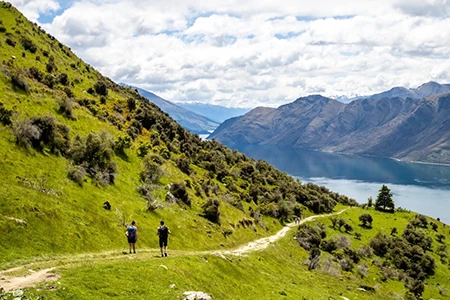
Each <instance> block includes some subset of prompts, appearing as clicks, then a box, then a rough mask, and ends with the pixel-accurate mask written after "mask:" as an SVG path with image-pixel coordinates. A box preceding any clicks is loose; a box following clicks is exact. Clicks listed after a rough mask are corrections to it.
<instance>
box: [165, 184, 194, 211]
mask: <svg viewBox="0 0 450 300" xmlns="http://www.w3.org/2000/svg"><path fill="white" fill-rule="evenodd" d="M170 192H171V193H172V195H174V196H175V198H177V199H179V200H181V202H183V203H184V204H186V205H188V206H191V199H189V195H188V193H187V191H186V185H185V184H184V183H173V184H172V185H171V187H170Z"/></svg>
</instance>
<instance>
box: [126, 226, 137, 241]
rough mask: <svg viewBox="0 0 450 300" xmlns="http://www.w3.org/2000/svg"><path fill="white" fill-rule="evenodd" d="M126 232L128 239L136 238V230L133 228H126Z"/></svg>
mask: <svg viewBox="0 0 450 300" xmlns="http://www.w3.org/2000/svg"><path fill="white" fill-rule="evenodd" d="M127 231H128V237H129V238H134V237H136V228H135V227H134V226H128V228H127Z"/></svg>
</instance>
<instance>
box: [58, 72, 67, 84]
mask: <svg viewBox="0 0 450 300" xmlns="http://www.w3.org/2000/svg"><path fill="white" fill-rule="evenodd" d="M58 82H59V83H61V84H62V85H68V84H69V76H67V74H66V73H61V74H59V76H58Z"/></svg>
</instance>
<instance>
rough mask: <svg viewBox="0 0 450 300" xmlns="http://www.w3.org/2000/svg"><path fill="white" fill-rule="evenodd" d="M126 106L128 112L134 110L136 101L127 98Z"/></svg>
mask: <svg viewBox="0 0 450 300" xmlns="http://www.w3.org/2000/svg"><path fill="white" fill-rule="evenodd" d="M127 106H128V109H129V110H130V111H133V110H135V109H136V100H134V99H133V98H128V100H127Z"/></svg>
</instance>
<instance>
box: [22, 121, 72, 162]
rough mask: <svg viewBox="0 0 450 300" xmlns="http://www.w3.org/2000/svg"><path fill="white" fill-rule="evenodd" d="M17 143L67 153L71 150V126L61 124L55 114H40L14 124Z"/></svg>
mask: <svg viewBox="0 0 450 300" xmlns="http://www.w3.org/2000/svg"><path fill="white" fill-rule="evenodd" d="M13 132H14V135H15V137H16V143H17V144H19V145H23V146H31V147H33V148H34V149H37V150H39V151H43V150H44V148H48V149H49V150H50V152H51V153H53V154H62V155H66V154H67V152H68V151H69V128H68V127H67V126H65V125H63V124H59V123H58V122H57V121H56V119H55V117H53V116H38V117H33V118H31V119H27V120H23V121H19V122H17V123H15V124H14V126H13Z"/></svg>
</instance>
